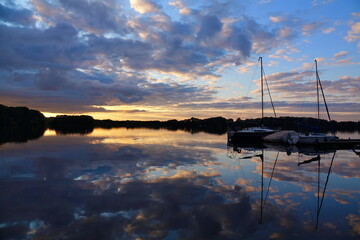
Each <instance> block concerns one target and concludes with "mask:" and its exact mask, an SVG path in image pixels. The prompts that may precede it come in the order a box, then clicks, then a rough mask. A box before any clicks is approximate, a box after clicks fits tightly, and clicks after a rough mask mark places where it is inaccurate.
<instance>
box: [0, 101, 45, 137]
mask: <svg viewBox="0 0 360 240" xmlns="http://www.w3.org/2000/svg"><path fill="white" fill-rule="evenodd" d="M44 131H45V116H44V115H43V114H42V113H41V112H39V111H37V110H33V109H29V108H27V107H7V106H4V105H1V104H0V144H1V143H5V142H26V141H27V140H30V139H36V138H39V137H41V136H42V135H43V134H44Z"/></svg>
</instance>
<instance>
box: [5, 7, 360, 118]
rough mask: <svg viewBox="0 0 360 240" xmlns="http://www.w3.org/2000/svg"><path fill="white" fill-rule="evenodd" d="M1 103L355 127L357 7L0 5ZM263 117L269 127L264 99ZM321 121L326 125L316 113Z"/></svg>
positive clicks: (53, 110)
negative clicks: (307, 120)
mask: <svg viewBox="0 0 360 240" xmlns="http://www.w3.org/2000/svg"><path fill="white" fill-rule="evenodd" d="M0 9H1V12H2V13H1V15H0V39H1V47H0V49H1V54H0V74H1V78H0V104H4V105H7V106H26V107H29V108H32V109H37V110H39V111H41V112H43V113H44V115H45V116H46V117H52V116H56V115H59V114H69V115H80V114H86V115H91V116H93V117H94V118H96V119H112V120H169V119H186V118H191V117H197V118H208V117H216V116H223V117H226V118H234V119H236V118H238V117H240V118H257V117H260V116H261V115H260V101H261V97H260V92H259V88H260V83H259V77H260V66H259V62H258V58H259V56H262V57H263V61H264V69H265V74H266V79H267V81H268V84H269V88H270V91H271V94H272V97H273V100H274V104H275V109H276V111H277V114H278V116H298V117H304V116H309V117H315V116H316V114H315V111H316V85H315V74H314V59H315V58H316V59H317V60H318V64H319V74H320V78H321V81H322V83H323V87H324V91H325V95H326V100H327V102H328V105H329V110H330V114H331V116H332V118H333V119H334V120H338V121H341V120H350V121H358V120H359V119H360V95H359V92H360V66H359V64H360V55H359V52H360V1H357V0H347V1H342V0H341V1H340V0H304V1H296V0H291V1H280V0H267V1H263V0H256V1H245V0H240V1H225V0H216V1H206V0H200V1H190V0H171V1H163V0H161V1H154V0H124V1H114V0H106V1H100V0H99V1H98V0H77V1H73V0H55V1H52V0H14V1H8V0H2V1H0ZM265 101H266V102H267V103H266V106H265V107H266V115H267V116H272V109H271V106H270V105H269V103H268V101H269V97H268V96H267V95H266V96H265ZM322 111H323V112H324V114H323V117H324V118H325V109H324V108H322Z"/></svg>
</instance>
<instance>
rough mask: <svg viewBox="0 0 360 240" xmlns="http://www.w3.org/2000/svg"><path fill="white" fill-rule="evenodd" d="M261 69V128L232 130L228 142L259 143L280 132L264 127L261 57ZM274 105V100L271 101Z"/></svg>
mask: <svg viewBox="0 0 360 240" xmlns="http://www.w3.org/2000/svg"><path fill="white" fill-rule="evenodd" d="M258 61H260V67H261V126H259V127H248V128H244V129H242V130H237V131H234V130H230V131H228V133H227V134H228V140H229V141H258V140H262V138H263V137H265V136H267V135H269V134H272V133H275V132H277V131H278V130H274V129H270V128H266V127H264V126H263V118H264V69H263V62H262V57H259V60H258ZM270 100H271V96H270ZM271 103H272V100H271ZM273 110H274V115H275V117H276V113H275V109H274V106H273Z"/></svg>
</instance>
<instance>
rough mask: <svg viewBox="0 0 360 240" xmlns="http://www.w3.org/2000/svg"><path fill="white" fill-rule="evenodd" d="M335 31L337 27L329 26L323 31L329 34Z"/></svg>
mask: <svg viewBox="0 0 360 240" xmlns="http://www.w3.org/2000/svg"><path fill="white" fill-rule="evenodd" d="M333 31H335V28H333V27H329V28H325V29H324V30H323V31H322V32H323V33H325V34H329V33H332V32H333Z"/></svg>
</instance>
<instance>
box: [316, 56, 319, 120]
mask: <svg viewBox="0 0 360 240" xmlns="http://www.w3.org/2000/svg"><path fill="white" fill-rule="evenodd" d="M315 69H316V94H317V117H318V125H319V120H320V100H319V73H318V68H317V60H316V59H315Z"/></svg>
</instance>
